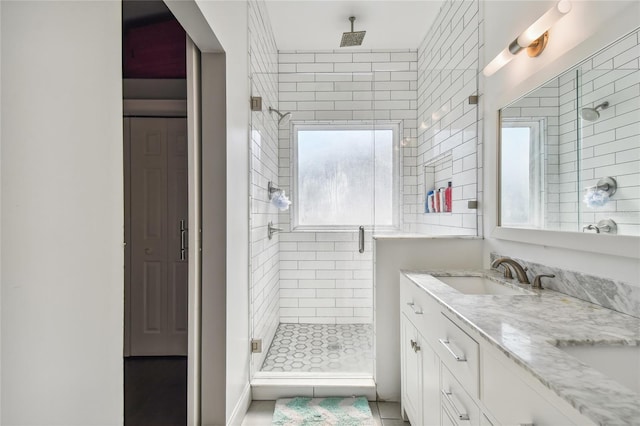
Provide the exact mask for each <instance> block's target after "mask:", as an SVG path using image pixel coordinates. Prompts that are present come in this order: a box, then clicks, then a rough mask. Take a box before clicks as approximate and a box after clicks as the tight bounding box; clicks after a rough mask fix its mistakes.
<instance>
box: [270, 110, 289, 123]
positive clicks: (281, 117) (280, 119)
mask: <svg viewBox="0 0 640 426" xmlns="http://www.w3.org/2000/svg"><path fill="white" fill-rule="evenodd" d="M269 112H270V113H271V112H275V113H276V114H278V124H281V123H282V122H283V121H285V120H286V121H289V118H291V113H290V112H285V113H284V114H283V113H281V112H280V111H278V110H277V109H275V108H271V107H269ZM286 121H285V122H286Z"/></svg>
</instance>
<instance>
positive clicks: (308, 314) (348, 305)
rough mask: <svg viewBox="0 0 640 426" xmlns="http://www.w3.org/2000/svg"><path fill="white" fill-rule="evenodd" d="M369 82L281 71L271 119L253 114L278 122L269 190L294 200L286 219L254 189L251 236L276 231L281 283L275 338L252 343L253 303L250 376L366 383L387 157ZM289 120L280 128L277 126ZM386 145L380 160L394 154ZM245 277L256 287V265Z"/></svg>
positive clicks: (352, 76) (361, 76) (356, 76)
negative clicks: (375, 238)
mask: <svg viewBox="0 0 640 426" xmlns="http://www.w3.org/2000/svg"><path fill="white" fill-rule="evenodd" d="M373 79H374V77H373V74H372V73H350V72H348V73H315V72H313V73H299V72H296V73H279V74H278V83H279V99H278V103H277V104H275V106H272V107H273V108H276V109H277V110H278V111H277V112H275V113H273V114H270V113H268V112H266V111H268V110H267V106H266V105H264V104H263V111H262V113H252V117H255V118H256V120H262V119H264V120H265V122H268V119H269V118H271V119H274V120H275V121H276V122H278V124H277V126H278V134H279V139H278V149H277V153H278V162H277V166H278V176H277V182H275V184H276V186H277V187H278V188H280V189H282V190H284V191H285V193H286V194H287V196H288V197H290V199H291V201H292V204H291V206H290V208H289V209H288V210H286V211H280V212H274V211H272V210H273V209H272V208H271V206H266V207H265V208H264V209H262V210H261V206H262V204H261V203H262V202H264V200H262V201H261V202H260V201H259V200H258V199H259V198H260V197H261V195H260V194H261V192H260V191H261V190H260V188H259V185H256V186H253V187H252V189H254V190H255V191H254V193H255V194H256V197H253V196H252V200H253V201H254V202H255V203H256V204H255V207H254V208H252V223H253V224H255V226H254V225H252V238H255V241H256V242H259V241H260V230H259V226H258V225H259V224H263V225H264V223H263V222H265V221H273V222H274V224H276V227H278V228H281V229H282V231H281V232H277V233H276V234H275V235H274V240H277V241H278V242H277V244H278V249H277V256H278V263H277V264H278V277H279V280H278V284H279V285H278V306H277V309H276V311H277V317H276V321H277V327H276V329H275V333H274V334H273V336H271V337H270V336H268V335H267V336H257V335H256V333H258V332H259V330H260V329H261V328H260V326H261V325H262V324H261V323H260V322H259V321H258V320H257V318H258V317H259V315H260V309H259V308H260V305H259V303H255V304H254V308H253V309H252V317H253V319H252V321H251V323H252V334H253V337H254V338H260V337H262V342H263V347H262V350H263V352H262V353H261V354H254V362H253V363H252V364H253V368H254V373H255V374H254V377H259V378H278V377H283V376H285V377H292V376H301V377H313V376H317V375H319V376H321V377H339V378H345V377H355V378H362V377H367V378H372V377H373V279H372V277H373V255H372V232H373V231H374V228H375V222H376V210H377V208H376V201H375V200H376V197H378V198H381V197H382V195H376V187H377V186H378V184H379V182H381V180H380V179H379V178H378V177H377V174H376V168H378V167H379V168H382V166H381V165H380V166H377V163H376V159H375V157H376V154H377V152H381V151H385V150H384V149H382V148H380V146H381V144H382V143H381V142H380V141H381V140H384V139H385V138H384V137H383V135H384V134H386V133H389V130H388V129H380V130H377V129H375V126H374V102H373V93H372V87H373ZM257 90H258V88H257V87H256V91H257ZM287 113H290V115H288V117H289V119H288V121H286V120H283V121H279V118H281V115H284V114H287ZM258 122H260V121H258ZM257 130H258V129H257V128H256V129H255V131H254V129H253V126H252V145H251V146H252V150H254V152H256V153H254V154H253V155H252V158H257V156H258V155H257V153H258V152H259V150H260V147H261V146H262V145H261V144H260V143H258V142H257V141H262V144H264V138H263V137H262V136H261V135H259V134H258V133H259V132H258V133H256V131H257ZM388 139H389V138H388V137H387V147H386V151H385V152H387V153H392V148H391V146H390V142H389V141H388ZM252 172H253V173H254V176H255V179H252V181H254V182H255V181H258V180H260V179H261V175H262V171H260V170H258V167H256V168H255V170H252ZM383 193H384V191H383ZM381 194H382V193H381ZM254 199H255V200H254ZM259 202H260V204H258V203H259ZM261 212H264V214H265V215H266V216H265V218H264V219H260V216H259V215H260V214H262V213H261ZM259 222H260V223H259ZM361 227H362V228H361ZM254 229H256V231H255V232H253V230H254ZM274 240H272V241H274ZM263 247H264V246H262V245H261V244H260V243H258V244H254V243H252V249H254V250H255V252H254V253H252V259H256V260H258V259H260V256H261V255H260V253H259V252H258V251H259V250H260V249H261V248H263ZM252 270H253V271H254V275H253V276H254V278H253V279H252V282H256V283H257V282H258V275H257V274H258V273H260V272H262V271H261V270H260V268H259V267H258V265H253V266H252ZM259 291H260V288H259V286H256V287H255V293H253V294H252V300H256V301H258V300H259V299H260V296H261V295H260V294H259ZM262 329H265V327H263V328H262Z"/></svg>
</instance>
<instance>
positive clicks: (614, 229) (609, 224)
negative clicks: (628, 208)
mask: <svg viewBox="0 0 640 426" xmlns="http://www.w3.org/2000/svg"><path fill="white" fill-rule="evenodd" d="M585 231H596V234H600V233H602V232H604V233H606V234H617V233H618V225H617V224H616V223H615V222H614V221H613V220H611V219H602V220H601V221H599V222H598V223H597V224H595V223H591V224H589V225H586V226H583V227H582V232H585Z"/></svg>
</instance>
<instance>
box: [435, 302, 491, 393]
mask: <svg viewBox="0 0 640 426" xmlns="http://www.w3.org/2000/svg"><path fill="white" fill-rule="evenodd" d="M438 330H439V334H438V336H437V341H436V342H435V343H434V346H435V347H437V348H438V354H439V355H440V359H441V360H442V362H443V363H444V364H445V365H446V366H447V368H448V369H449V370H450V371H451V373H453V375H454V376H455V377H456V379H457V380H458V381H459V382H460V383H461V384H462V386H463V387H464V388H465V390H466V391H467V392H468V393H469V395H471V396H472V397H474V398H478V388H479V383H478V382H479V362H480V361H479V355H478V354H479V346H478V342H476V341H475V340H473V339H472V338H471V336H469V335H468V334H467V333H465V332H464V331H463V330H462V329H461V328H460V327H458V326H457V325H456V324H455V323H454V322H453V321H451V320H450V319H449V318H447V316H446V315H445V314H444V313H443V314H442V315H441V316H440V326H439V327H438Z"/></svg>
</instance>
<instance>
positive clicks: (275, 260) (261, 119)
mask: <svg viewBox="0 0 640 426" xmlns="http://www.w3.org/2000/svg"><path fill="white" fill-rule="evenodd" d="M248 9H249V16H248V19H249V25H248V27H249V29H248V31H249V34H248V35H249V64H250V72H251V75H250V79H251V96H260V97H262V111H253V112H251V113H250V136H249V137H250V144H251V145H250V147H251V148H250V151H251V159H250V161H251V166H250V169H249V170H250V173H251V177H250V182H251V189H250V196H251V200H250V203H251V214H250V219H249V223H250V225H249V226H250V236H251V244H250V251H251V253H250V259H251V267H250V274H251V276H250V283H251V289H250V297H251V301H250V312H251V327H252V337H253V338H259V339H260V338H261V339H263V345H264V348H265V349H264V350H263V352H262V353H259V354H255V355H254V356H253V357H252V363H253V368H254V371H258V370H259V369H260V367H261V365H262V362H263V360H264V357H265V356H266V353H267V349H268V348H269V346H270V344H271V341H272V340H273V336H274V334H275V332H276V329H277V327H278V324H279V321H280V294H279V293H280V287H279V279H280V260H279V249H278V242H279V238H278V235H277V234H276V235H275V236H274V238H273V239H271V240H269V239H268V238H267V224H268V223H269V221H273V222H274V224H275V226H278V225H277V222H278V217H279V216H278V209H277V208H276V207H275V206H273V205H272V204H271V203H270V202H269V197H268V191H267V185H268V183H269V181H273V182H277V181H278V127H277V120H275V119H274V117H272V116H271V115H270V114H269V112H268V107H269V106H273V107H277V105H278V79H277V74H276V73H277V70H278V53H277V47H276V43H275V39H274V36H273V31H272V29H271V26H270V22H269V18H268V15H267V10H266V5H265V3H264V1H255V0H251V1H249V3H248ZM247 102H248V100H247Z"/></svg>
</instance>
